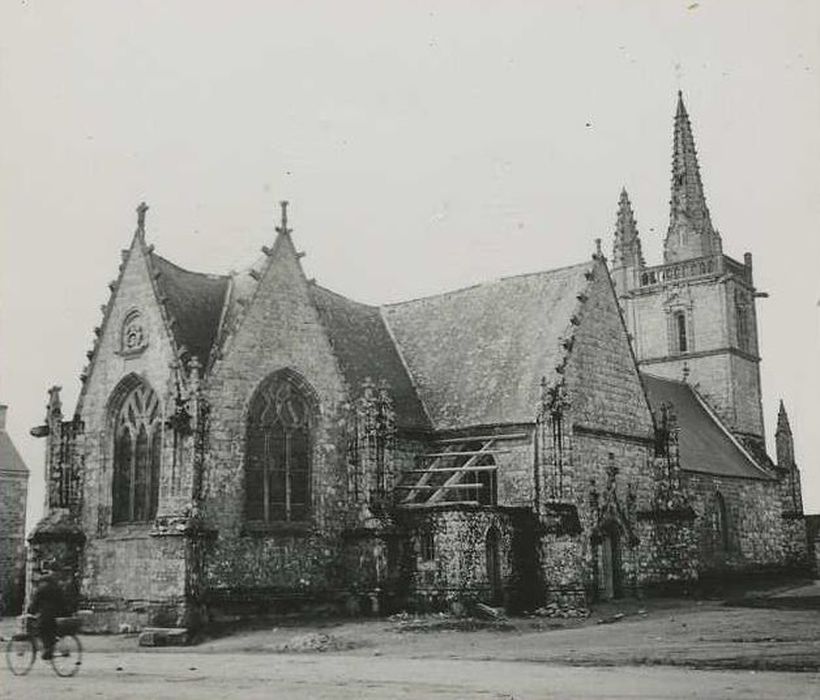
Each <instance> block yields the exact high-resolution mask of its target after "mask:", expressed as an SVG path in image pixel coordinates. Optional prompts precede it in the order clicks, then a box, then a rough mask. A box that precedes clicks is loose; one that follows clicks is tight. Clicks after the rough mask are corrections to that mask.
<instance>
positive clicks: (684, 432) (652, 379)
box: [642, 373, 773, 479]
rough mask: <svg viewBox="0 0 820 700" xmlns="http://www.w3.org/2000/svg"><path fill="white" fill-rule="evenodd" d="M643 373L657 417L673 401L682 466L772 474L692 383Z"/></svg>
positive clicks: (713, 471) (707, 471)
mask: <svg viewBox="0 0 820 700" xmlns="http://www.w3.org/2000/svg"><path fill="white" fill-rule="evenodd" d="M642 376H643V380H644V385H645V386H646V393H647V397H648V398H649V404H650V406H651V407H652V412H653V413H654V414H655V416H656V418H657V417H658V416H659V415H660V409H661V406H662V405H663V404H664V403H670V404H672V407H673V410H674V412H675V415H676V416H677V420H678V426H679V427H680V434H679V438H678V450H679V454H680V463H681V467H682V468H683V469H685V470H686V471H690V472H701V473H704V474H714V475H716V476H735V477H745V478H749V479H771V478H773V477H772V475H771V474H769V473H768V472H767V471H766V470H764V469H763V468H762V467H760V466H758V464H757V463H756V462H755V461H754V460H753V459H752V457H751V455H750V454H749V453H748V452H747V451H746V450H745V449H743V448H742V447H741V446H740V443H738V442H737V440H735V439H734V437H732V434H731V433H730V432H729V430H728V428H726V426H724V425H723V423H721V422H720V419H719V418H718V417H717V416H716V415H715V414H714V413H713V412H712V411H710V410H709V409H708V408H707V406H706V403H705V402H704V401H703V399H702V398H701V397H700V396H699V395H698V394H697V392H696V391H695V390H694V389H693V388H692V387H691V386H690V385H689V384H686V383H685V382H680V381H676V380H674V379H665V378H663V377H657V376H654V375H652V374H646V373H642Z"/></svg>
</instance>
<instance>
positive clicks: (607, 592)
mask: <svg viewBox="0 0 820 700" xmlns="http://www.w3.org/2000/svg"><path fill="white" fill-rule="evenodd" d="M595 558H596V562H595V564H596V567H595V569H596V573H597V582H596V583H597V589H598V590H597V593H598V597H599V598H602V599H603V600H611V599H612V598H618V597H619V596H620V595H621V592H622V587H621V576H622V572H621V536H620V532H619V530H618V527H617V525H615V524H614V523H610V524H609V525H606V526H605V527H603V528H601V531H600V533H599V535H598V537H597V542H596V545H595Z"/></svg>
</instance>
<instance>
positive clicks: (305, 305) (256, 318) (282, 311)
mask: <svg viewBox="0 0 820 700" xmlns="http://www.w3.org/2000/svg"><path fill="white" fill-rule="evenodd" d="M277 230H279V231H280V233H279V235H278V236H277V239H276V242H275V243H274V246H273V248H271V249H268V248H266V249H265V254H266V256H267V258H268V260H267V261H266V263H265V264H264V266H263V267H262V269H261V270H257V269H253V270H252V271H251V272H249V273H248V276H249V277H250V278H251V280H252V281H253V282H254V284H253V285H252V287H250V288H249V289H248V290H247V293H246V294H245V296H242V297H239V296H237V295H236V294H235V289H236V288H235V286H234V293H233V294H232V297H231V300H230V302H229V306H230V308H229V309H227V310H226V317H227V316H230V319H228V318H226V319H225V321H223V324H224V326H225V327H224V328H223V329H222V334H223V336H222V339H221V344H220V347H219V348H218V349H217V351H216V355H215V356H214V358H215V362H214V364H213V367H212V370H211V374H212V375H213V376H214V377H221V378H225V379H231V380H237V381H243V382H248V381H250V382H252V383H254V382H258V381H260V380H261V379H263V378H264V377H265V376H267V375H268V374H269V373H270V372H273V371H276V370H279V369H282V368H284V367H289V368H291V369H293V370H295V371H297V372H299V373H301V374H302V375H303V376H304V377H305V378H306V379H307V380H308V381H309V382H311V383H313V382H319V383H323V384H326V385H328V388H330V387H331V386H332V389H333V392H334V394H338V393H339V390H340V389H341V382H340V379H341V378H340V376H339V371H338V367H337V365H336V361H335V359H334V357H333V354H332V352H331V348H330V345H329V343H328V338H327V335H326V333H325V330H324V328H323V327H322V324H321V323H320V319H319V315H318V313H317V311H316V308H315V307H314V305H313V302H312V299H311V296H310V292H309V286H310V285H309V284H308V282H307V280H306V279H305V276H304V273H303V271H302V267H301V265H300V264H299V255H298V253H297V252H296V249H295V248H294V245H293V241H292V240H291V237H290V231H289V229H287V228H285V227H282V228H279V229H277ZM317 391H318V389H317ZM320 393H321V392H320Z"/></svg>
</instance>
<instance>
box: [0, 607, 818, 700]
mask: <svg viewBox="0 0 820 700" xmlns="http://www.w3.org/2000/svg"><path fill="white" fill-rule="evenodd" d="M599 620H600V621H604V622H611V624H596V623H597V622H598V621H599ZM419 622H420V623H421V624H420V625H416V624H415V623H416V621H415V620H413V623H414V624H413V625H412V630H413V631H408V629H407V626H406V625H404V624H403V622H401V621H399V620H397V619H393V620H389V619H369V620H315V619H314V620H312V621H310V620H305V619H300V618H291V619H287V618H277V619H274V620H269V621H257V623H256V624H255V626H254V628H249V627H248V626H242V627H236V626H233V627H229V628H226V629H223V633H222V634H221V635H220V634H217V635H216V636H214V637H212V638H210V639H207V640H205V641H203V642H202V643H201V644H199V645H198V646H196V647H184V648H179V647H176V648H174V647H169V648H159V649H156V648H140V647H138V646H137V640H136V636H135V635H130V636H129V635H114V636H84V637H83V641H84V643H85V647H86V654H85V657H84V664H83V668H82V670H81V671H80V674H79V675H78V676H77V677H76V678H73V679H61V678H57V677H56V676H55V675H54V674H53V672H52V670H51V668H50V667H49V666H48V665H46V664H44V663H43V662H41V661H38V662H37V664H36V665H35V667H34V669H33V670H32V672H31V674H30V675H29V676H26V677H23V678H16V677H14V676H12V675H11V674H10V673H9V671H8V670H7V669H6V668H5V664H2V663H1V662H0V699H5V698H9V699H11V698H15V699H16V698H49V699H50V698H54V697H69V698H70V697H74V698H77V699H78V700H79V699H81V698H82V699H83V700H85V698H95V697H98V698H123V699H129V698H134V699H136V698H140V699H144V698H151V699H153V698H173V700H188V699H193V698H196V700H206V699H208V698H218V699H219V700H234V699H236V700H239V699H240V698H241V700H252V699H254V698H288V699H289V700H290V699H293V700H300V699H301V698H311V699H313V698H342V699H345V698H386V699H390V700H392V699H393V698H407V699H421V698H425V699H426V698H459V699H464V698H489V699H495V700H498V699H501V698H504V699H505V700H510V698H516V700H523V699H524V698H625V697H629V698H658V699H662V698H735V697H737V698H765V699H766V700H769V699H778V700H779V699H783V700H789V699H792V698H800V699H805V700H809V699H811V700H820V674H818V671H820V611H818V610H817V609H804V610H792V609H774V608H768V609H766V608H761V609H754V608H733V607H726V606H724V605H723V604H721V603H720V602H717V601H713V602H708V601H691V600H674V599H673V600H659V601H651V602H647V601H621V602H619V603H618V604H617V605H615V604H613V605H610V606H609V607H607V606H602V607H599V608H596V610H595V611H594V615H593V617H591V618H590V619H588V620H576V619H572V620H553V619H542V618H518V619H513V620H509V621H504V622H503V623H502V624H498V625H495V623H493V624H490V625H489V626H487V625H485V626H484V627H481V626H478V628H477V629H473V628H470V631H465V628H464V627H463V626H461V627H459V626H458V624H457V623H460V622H462V621H461V620H460V619H453V620H450V619H441V618H436V617H435V616H433V617H431V618H424V619H422V620H420V621H419ZM13 623H14V621H13V620H9V619H6V620H3V621H2V622H0V633H2V634H5V635H8V634H10V632H11V631H12V629H13V627H14V624H13ZM439 623H443V624H439ZM294 650H295V651H296V652H301V653H295V651H294Z"/></svg>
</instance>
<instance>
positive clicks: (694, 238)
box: [663, 91, 721, 263]
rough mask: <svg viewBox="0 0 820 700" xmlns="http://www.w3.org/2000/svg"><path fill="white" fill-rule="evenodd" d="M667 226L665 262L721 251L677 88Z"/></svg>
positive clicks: (684, 107) (687, 121)
mask: <svg viewBox="0 0 820 700" xmlns="http://www.w3.org/2000/svg"><path fill="white" fill-rule="evenodd" d="M669 207H670V209H669V230H668V232H667V234H666V241H665V243H664V251H663V256H664V262H667V263H670V262H677V261H678V260H688V259H691V258H699V257H702V256H704V255H714V254H717V253H720V252H721V244H720V236H719V234H718V233H717V232H716V231H715V230H714V228H713V227H712V219H711V217H710V216H709V209H708V207H707V206H706V197H705V196H704V194H703V183H702V182H701V179H700V168H699V167H698V154H697V150H696V149H695V139H694V137H693V136H692V126H691V124H690V123H689V115H688V114H687V112H686V106H685V105H684V104H683V94H682V93H681V92H680V91H678V109H677V113H676V114H675V131H674V142H673V147H672V199H671V200H670V202H669Z"/></svg>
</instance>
